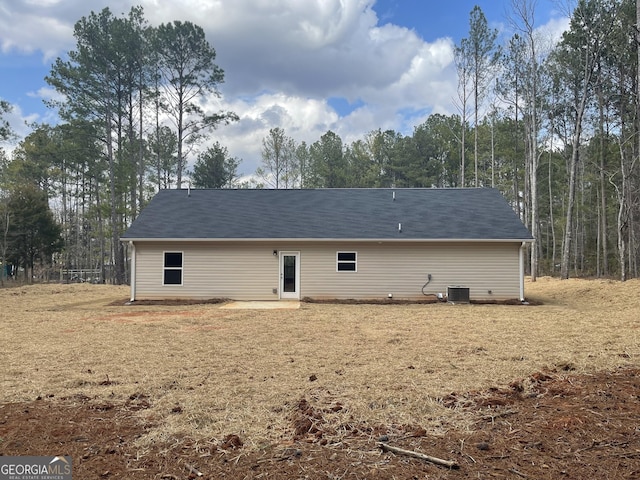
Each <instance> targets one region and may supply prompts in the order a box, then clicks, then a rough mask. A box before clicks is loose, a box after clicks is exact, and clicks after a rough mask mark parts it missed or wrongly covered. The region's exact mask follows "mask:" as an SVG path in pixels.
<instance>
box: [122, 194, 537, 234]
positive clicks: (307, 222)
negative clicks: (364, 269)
mask: <svg viewBox="0 0 640 480" xmlns="http://www.w3.org/2000/svg"><path fill="white" fill-rule="evenodd" d="M394 192H395V200H394V198H393V197H394ZM399 224H401V225H402V230H401V231H399V228H398V226H399ZM209 238H211V239H388V240H391V239H394V240H400V239H405V240H411V239H427V240H523V241H526V240H531V239H532V237H531V234H530V233H529V231H528V230H527V228H526V227H525V226H524V225H523V224H522V222H521V221H520V219H519V218H518V217H517V215H516V214H515V213H514V211H513V210H512V209H511V207H510V206H509V204H508V203H507V202H506V200H505V199H504V198H503V197H502V195H501V194H500V193H499V192H498V191H497V190H494V189H490V188H460V189H458V188H455V189H453V188H452V189H430V188H424V189H422V188H419V189H418V188H416V189H316V190H246V189H241V190H229V189H223V190H196V189H191V190H190V193H189V191H188V190H186V189H182V190H161V191H160V192H158V194H157V195H156V196H155V197H154V198H153V199H152V200H151V202H150V203H149V205H147V207H146V208H144V210H143V211H142V213H141V214H140V216H138V218H137V219H136V220H135V221H134V222H133V224H132V225H131V227H130V228H129V229H128V230H127V231H126V232H125V234H124V235H123V236H122V240H131V239H154V240H160V239H209Z"/></svg>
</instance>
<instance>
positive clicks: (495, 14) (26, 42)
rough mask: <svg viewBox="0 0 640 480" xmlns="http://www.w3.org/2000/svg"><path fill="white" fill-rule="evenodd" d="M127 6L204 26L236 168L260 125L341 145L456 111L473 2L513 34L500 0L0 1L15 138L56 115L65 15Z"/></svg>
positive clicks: (2, 93) (70, 41) (217, 104)
mask: <svg viewBox="0 0 640 480" xmlns="http://www.w3.org/2000/svg"><path fill="white" fill-rule="evenodd" d="M529 1H532V0H529ZM536 3H537V7H536V26H538V27H540V28H545V29H547V33H546V34H545V36H547V37H553V38H557V37H558V35H560V33H561V31H562V29H563V28H566V25H567V19H566V13H564V12H561V11H559V10H557V9H556V8H555V7H554V5H555V4H556V2H555V1H554V0H537V2H536ZM133 5H141V6H143V8H144V11H145V17H146V18H147V19H148V20H149V21H150V22H151V23H152V24H156V25H157V24H160V23H163V22H170V21H173V20H183V21H187V20H188V21H192V22H194V23H196V24H198V25H200V26H201V27H202V28H203V29H204V30H205V32H206V34H207V38H208V40H209V41H210V43H211V44H212V45H213V46H214V47H215V48H216V51H217V53H218V57H217V63H218V64H219V65H220V66H221V67H222V68H223V69H224V70H225V74H226V79H225V83H224V84H223V85H222V86H221V92H222V94H223V96H222V98H221V99H217V100H216V99H209V100H208V101H207V102H206V108H209V109H211V111H215V110H218V109H220V108H224V109H231V110H233V111H235V112H236V113H237V114H238V115H239V116H240V121H239V122H237V123H235V124H233V125H230V126H228V127H223V128H220V129H218V130H217V131H215V132H214V133H213V135H212V138H211V139H212V141H213V140H217V141H219V142H220V143H222V144H223V145H225V146H227V147H228V149H229V152H230V153H231V155H233V156H236V157H238V158H241V159H242V160H243V163H242V164H241V166H240V172H241V173H243V174H251V173H253V171H254V170H255V168H256V167H257V166H258V165H259V164H260V147H261V141H262V138H264V137H265V136H266V134H267V133H268V131H269V129H270V128H274V127H281V128H284V129H285V131H286V132H287V134H288V135H290V136H292V137H293V138H294V139H295V140H296V141H298V142H301V141H306V142H308V143H310V142H313V141H315V140H317V139H319V138H320V136H321V135H322V134H324V133H325V132H326V131H327V130H333V131H334V132H336V133H338V134H339V135H340V136H341V137H342V138H343V140H344V141H345V142H347V143H348V142H351V141H353V140H356V139H358V138H362V137H363V136H364V135H365V134H366V133H367V132H370V131H372V130H375V129H378V128H382V129H393V130H396V131H399V132H401V133H404V134H410V133H411V131H412V130H413V127H414V126H416V125H418V124H420V123H422V122H423V121H424V120H425V118H426V117H427V116H428V115H429V114H431V113H434V112H435V113H444V114H452V113H457V112H456V108H455V103H454V97H455V95H456V77H455V67H454V65H453V49H454V47H455V45H456V44H458V43H459V42H460V39H461V38H463V37H465V36H467V35H468V29H469V13H470V12H471V10H472V9H473V7H474V5H479V6H480V8H482V10H483V12H484V14H485V16H486V17H487V20H488V22H489V24H490V26H491V27H493V28H496V29H498V31H499V32H500V36H501V37H500V38H501V39H504V38H509V37H510V36H511V34H512V27H511V24H510V22H509V21H508V18H507V16H508V12H509V9H510V5H511V0H478V1H471V0H448V1H437V0H436V1H433V0H377V1H376V0H304V1H302V0H209V1H203V0H182V1H181V2H174V1H170V0H140V1H130V0H111V1H104V0H103V1H98V0H0V79H1V80H0V98H2V99H4V100H7V101H9V102H10V103H11V104H12V105H14V111H13V113H12V114H11V115H10V116H9V120H10V121H11V122H12V125H13V127H14V130H16V131H17V133H18V134H19V135H25V134H27V133H28V132H29V131H30V129H29V127H28V126H27V125H26V124H25V122H27V123H30V122H49V123H54V122H55V121H56V117H55V114H54V112H52V111H49V110H47V109H46V108H45V107H44V105H43V100H44V99H47V98H51V97H52V96H55V92H53V91H51V89H50V88H49V87H48V86H47V84H46V82H45V81H44V77H45V76H46V75H47V74H48V72H49V70H50V66H51V63H52V62H53V61H54V60H55V58H56V57H58V56H63V55H64V54H65V52H67V51H69V50H72V49H74V48H75V40H74V38H73V25H74V23H75V22H76V21H77V20H78V19H80V18H81V17H82V16H85V15H88V14H89V13H90V12H91V11H92V10H93V11H99V10H101V9H102V8H104V7H105V6H108V7H109V8H110V9H111V11H112V12H113V13H114V14H119V13H123V12H128V10H129V9H130V8H131V6H133Z"/></svg>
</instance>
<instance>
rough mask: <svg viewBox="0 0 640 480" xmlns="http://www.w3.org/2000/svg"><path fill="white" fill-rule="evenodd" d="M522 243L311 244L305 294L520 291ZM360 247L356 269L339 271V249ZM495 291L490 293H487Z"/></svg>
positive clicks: (502, 294) (305, 254)
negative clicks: (462, 289)
mask: <svg viewBox="0 0 640 480" xmlns="http://www.w3.org/2000/svg"><path fill="white" fill-rule="evenodd" d="M519 248H520V245H519V244H516V243H512V244H498V243H484V244H468V243H466V244H463V243H460V244H444V243H443V244H436V243H415V244H414V243H396V244H393V243H383V244H371V243H355V244H342V243H341V244H336V245H335V246H334V247H333V248H331V247H329V248H327V247H326V246H324V245H313V246H307V247H306V248H305V249H304V250H302V254H301V261H300V265H301V269H302V272H301V277H302V285H301V294H302V297H312V298H340V299H349V298H354V299H357V298H378V299H383V298H387V297H388V295H389V294H392V295H393V298H394V299H420V298H423V294H422V287H423V285H424V284H426V283H427V279H428V275H429V274H431V282H430V283H429V285H427V286H426V287H425V293H427V294H436V293H439V292H440V293H445V294H446V291H447V286H449V285H461V286H465V287H469V289H470V296H471V298H472V299H494V300H505V299H517V298H519V297H520V266H519V265H520V264H519ZM338 250H339V251H355V252H357V272H348V271H342V272H337V271H336V251H338ZM489 291H491V293H489Z"/></svg>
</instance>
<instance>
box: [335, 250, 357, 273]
mask: <svg viewBox="0 0 640 480" xmlns="http://www.w3.org/2000/svg"><path fill="white" fill-rule="evenodd" d="M337 270H338V272H357V271H358V254H357V253H356V252H338V255H337Z"/></svg>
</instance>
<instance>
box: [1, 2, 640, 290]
mask: <svg viewBox="0 0 640 480" xmlns="http://www.w3.org/2000/svg"><path fill="white" fill-rule="evenodd" d="M535 7H536V1H535V0H511V4H510V13H509V15H508V21H509V23H510V25H511V27H512V30H513V31H514V32H515V33H514V34H513V35H512V37H511V38H509V39H507V41H506V42H505V43H504V44H499V43H498V32H497V31H496V30H495V29H492V28H490V27H489V25H488V22H487V20H486V18H485V16H484V14H483V12H482V10H481V9H480V8H479V7H474V9H473V10H472V11H471V12H470V15H469V31H468V35H467V36H466V37H465V38H463V39H462V40H461V41H460V43H459V44H458V45H456V48H455V66H456V69H457V78H458V85H457V98H456V99H455V103H456V107H457V112H456V113H454V114H450V115H442V114H432V115H430V116H429V117H428V118H427V119H426V120H425V121H424V122H423V123H422V124H420V125H417V126H416V127H414V129H413V132H411V134H408V135H404V134H401V133H399V132H396V131H393V130H386V131H383V130H381V129H378V130H374V131H371V132H369V133H367V134H366V135H364V136H363V137H362V138H360V139H357V140H355V141H352V142H350V143H348V144H347V143H346V142H344V141H343V139H342V138H341V137H340V136H339V135H338V134H336V133H335V132H333V131H327V132H326V133H324V134H323V135H322V136H321V137H320V138H319V139H317V140H316V141H315V142H313V143H310V144H307V143H305V142H296V140H295V139H293V138H292V137H290V136H289V135H287V132H286V131H285V130H284V129H282V128H280V127H274V128H272V129H271V130H270V131H269V133H268V135H267V136H266V137H265V138H264V139H263V140H262V145H261V147H262V148H261V157H262V164H261V166H260V168H258V169H257V171H256V172H255V174H254V175H253V176H252V177H251V178H250V179H249V180H245V181H244V182H243V183H240V179H239V175H238V167H239V165H240V162H241V160H240V159H238V158H234V157H232V156H230V155H229V152H228V150H227V148H226V147H225V146H223V145H221V144H220V143H218V142H213V143H212V144H211V143H208V145H211V146H208V147H206V148H204V147H203V144H204V140H206V139H207V137H208V136H210V135H211V134H212V131H213V130H214V129H215V128H216V127H218V126H220V125H223V124H227V123H229V122H233V121H235V120H237V116H236V115H235V114H234V113H233V112H226V111H219V112H215V113H213V114H211V113H210V112H205V110H204V109H203V107H202V100H203V99H204V98H211V97H214V98H215V96H216V95H219V93H218V90H217V88H218V86H219V85H220V84H221V83H222V82H223V81H224V72H223V71H222V70H221V69H220V68H219V67H218V66H217V65H216V64H215V50H214V48H213V47H212V46H211V45H210V44H209V43H208V42H207V41H206V39H205V36H204V33H203V31H202V29H201V28H200V27H198V26H197V25H194V24H191V23H188V22H185V23H182V22H172V23H168V24H163V25H160V26H159V27H152V26H150V25H148V24H147V22H146V20H145V19H144V14H143V10H142V8H140V7H134V8H132V9H131V11H130V12H129V13H128V15H126V16H121V17H116V16H114V15H113V14H112V13H111V12H110V11H109V10H108V9H104V10H103V11H102V12H100V13H92V14H91V15H89V16H88V17H85V18H82V19H81V20H80V21H79V22H78V23H77V24H76V26H75V30H74V35H75V38H76V41H77V45H76V49H75V50H74V51H72V52H69V55H68V59H66V60H62V59H58V60H57V61H56V62H55V63H54V65H53V67H52V70H51V73H50V74H49V75H48V76H47V79H46V80H47V82H48V83H49V84H50V85H51V86H53V87H54V88H55V89H56V90H57V91H58V92H59V93H61V94H63V96H64V101H60V102H52V103H51V105H50V106H51V107H52V108H55V109H57V111H58V112H59V114H60V117H61V118H62V119H63V121H62V122H61V123H60V124H58V125H56V126H48V125H37V126H35V128H34V130H33V132H32V133H31V134H30V135H28V136H27V137H26V138H25V139H24V140H23V141H22V142H20V144H19V146H18V148H17V149H15V150H14V152H13V154H12V155H11V158H7V157H8V156H7V155H4V156H3V161H2V169H1V170H0V174H1V177H0V181H1V188H2V194H3V200H2V207H1V208H2V212H5V214H3V215H2V217H1V221H2V224H1V226H2V227H3V228H2V231H3V232H4V234H3V240H2V252H1V253H2V254H3V265H7V264H9V263H11V264H13V265H19V266H22V267H24V268H25V269H28V268H31V269H32V268H33V265H34V262H36V261H38V260H42V261H50V260H51V258H55V259H56V262H57V263H58V264H59V265H63V266H64V267H65V268H99V269H102V275H101V278H102V279H108V280H109V281H113V282H116V283H121V282H124V281H126V280H127V278H126V272H127V268H126V261H127V255H126V252H125V246H123V245H122V244H121V243H120V242H119V236H120V234H121V233H122V232H123V231H124V229H125V228H126V226H127V225H129V224H130V222H131V221H132V220H133V219H134V218H135V217H136V216H137V214H138V213H139V212H140V210H141V209H142V208H143V207H144V205H145V203H146V202H147V201H148V200H149V199H150V198H151V197H152V196H153V195H154V193H155V192H157V191H158V190H159V189H161V188H180V187H181V186H182V185H183V182H184V178H185V177H186V176H188V177H189V179H190V182H191V184H192V186H194V187H206V188H230V187H234V188H341V187H366V188H381V187H395V188H402V187H427V188H431V187H438V188H451V187H469V188H475V187H493V188H497V189H499V190H500V191H501V192H502V193H503V195H504V196H505V197H506V198H507V200H508V201H509V202H510V204H511V205H512V207H513V208H514V210H515V211H516V213H517V214H518V215H519V216H520V218H521V219H522V220H523V222H524V223H525V225H527V227H528V228H529V229H530V231H531V232H532V234H533V236H534V237H535V239H536V242H535V243H534V244H533V246H532V247H531V248H530V252H529V256H528V259H529V261H528V266H527V268H528V271H529V273H530V274H531V276H532V279H534V280H535V278H536V277H537V276H538V275H559V276H561V277H562V278H568V277H569V276H602V277H617V278H620V279H622V280H625V279H627V278H630V277H637V276H638V254H639V249H640V243H639V241H638V234H639V233H640V232H639V226H638V221H637V220H638V217H639V216H640V202H639V200H640V195H639V193H640V172H639V171H638V168H639V167H638V163H639V162H638V157H639V156H640V100H639V99H640V95H639V90H640V89H639V85H640V70H639V65H640V61H639V58H640V48H639V34H638V30H637V29H636V25H638V24H640V0H638V1H637V2H636V1H634V0H579V1H577V3H576V4H575V6H574V8H573V9H572V10H571V12H568V13H569V14H570V25H569V28H568V30H567V31H566V32H565V33H564V34H563V36H562V38H561V39H560V41H559V42H557V43H555V44H549V42H548V38H545V37H543V36H541V35H540V33H539V30H538V28H537V25H536V23H535V20H536V12H535ZM0 108H2V109H3V110H4V111H5V112H6V111H7V110H8V108H9V106H8V105H6V104H3V105H1V106H0ZM3 110H0V117H1V113H2V111H3ZM9 132H10V130H9V129H8V125H6V122H5V123H2V124H0V134H2V135H3V136H4V138H5V139H6V138H7V137H8V135H9ZM187 158H195V162H194V163H193V167H192V169H191V170H190V171H188V170H187ZM25 192H27V193H26V194H27V195H33V196H34V198H35V197H36V196H37V195H40V200H39V202H40V203H38V202H35V203H36V204H37V205H43V203H42V202H43V201H44V204H47V203H48V204H49V205H51V206H52V207H53V211H55V215H53V213H52V214H51V215H50V219H49V220H48V221H47V222H49V223H51V229H49V230H48V231H49V232H50V234H51V238H49V240H48V241H46V242H44V245H48V246H47V247H46V248H45V247H44V246H42V245H41V246H40V247H37V248H34V249H33V252H35V253H33V254H31V258H30V259H29V258H28V257H29V254H27V253H25V252H18V251H17V248H16V246H17V245H18V244H19V243H20V242H19V241H17V238H18V234H19V233H20V232H21V231H24V230H25V227H19V220H20V219H21V218H25V217H27V216H28V214H27V213H25V212H20V209H19V208H18V206H20V207H24V206H26V205H27V204H28V203H29V202H26V201H25V200H24V198H23V200H16V199H18V198H21V197H19V195H23V196H24V195H25ZM34 201H35V200H34ZM460 208H464V206H460ZM41 221H43V222H44V220H41ZM56 226H57V228H58V229H59V231H56ZM45 230H46V229H45Z"/></svg>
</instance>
